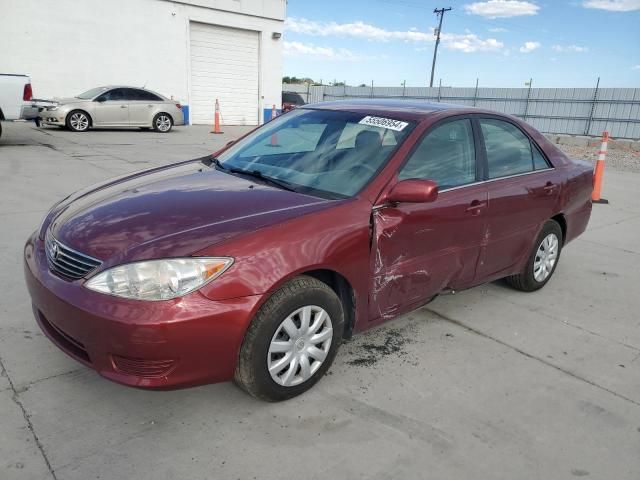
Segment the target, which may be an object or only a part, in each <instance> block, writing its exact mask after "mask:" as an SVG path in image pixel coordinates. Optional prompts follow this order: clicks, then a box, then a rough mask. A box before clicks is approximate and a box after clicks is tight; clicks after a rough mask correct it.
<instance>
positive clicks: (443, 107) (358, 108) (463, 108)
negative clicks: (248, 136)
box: [304, 98, 496, 120]
mask: <svg viewBox="0 0 640 480" xmlns="http://www.w3.org/2000/svg"><path fill="white" fill-rule="evenodd" d="M304 108H313V109H320V110H338V111H345V112H357V113H367V114H372V115H385V114H387V115H392V116H395V117H399V118H403V119H407V120H422V119H423V118H425V117H426V116H428V115H432V114H435V113H439V112H443V111H451V113H452V114H454V113H455V114H464V113H472V112H473V113H480V112H487V113H489V112H488V111H487V110H481V109H477V108H474V107H469V106H467V105H453V104H448V103H436V102H429V101H426V100H419V99H394V98H366V99H363V98H357V99H347V100H335V101H329V102H321V103H314V104H310V105H305V107H304ZM490 113H492V114H493V113H496V112H490Z"/></svg>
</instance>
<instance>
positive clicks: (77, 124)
mask: <svg viewBox="0 0 640 480" xmlns="http://www.w3.org/2000/svg"><path fill="white" fill-rule="evenodd" d="M69 123H70V124H71V126H72V127H73V128H74V130H86V129H87V128H88V127H89V119H88V118H87V116H86V115H85V114H83V113H74V114H73V115H71V118H70V119H69Z"/></svg>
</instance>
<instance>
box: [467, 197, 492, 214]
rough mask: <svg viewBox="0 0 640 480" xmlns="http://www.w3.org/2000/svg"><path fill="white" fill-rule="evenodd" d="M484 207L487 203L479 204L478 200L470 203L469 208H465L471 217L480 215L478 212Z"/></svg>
mask: <svg viewBox="0 0 640 480" xmlns="http://www.w3.org/2000/svg"><path fill="white" fill-rule="evenodd" d="M486 206H487V202H481V201H480V200H474V201H473V202H471V203H470V204H469V206H468V207H467V210H466V211H467V212H469V213H471V214H472V215H478V214H479V213H480V210H482V209H483V208H485V207H486Z"/></svg>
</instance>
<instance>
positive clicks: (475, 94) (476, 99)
mask: <svg viewBox="0 0 640 480" xmlns="http://www.w3.org/2000/svg"><path fill="white" fill-rule="evenodd" d="M477 101H478V79H477V78H476V91H475V92H473V106H474V107H475V106H476V102H477Z"/></svg>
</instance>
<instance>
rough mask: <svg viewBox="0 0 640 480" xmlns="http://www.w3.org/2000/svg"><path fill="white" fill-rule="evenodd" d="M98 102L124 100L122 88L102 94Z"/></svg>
mask: <svg viewBox="0 0 640 480" xmlns="http://www.w3.org/2000/svg"><path fill="white" fill-rule="evenodd" d="M96 100H97V101H98V102H105V101H111V102H113V101H119V100H126V98H125V94H124V88H114V89H113V90H109V91H108V92H104V93H103V94H102V95H100V96H99V97H98V98H97V99H96Z"/></svg>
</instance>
